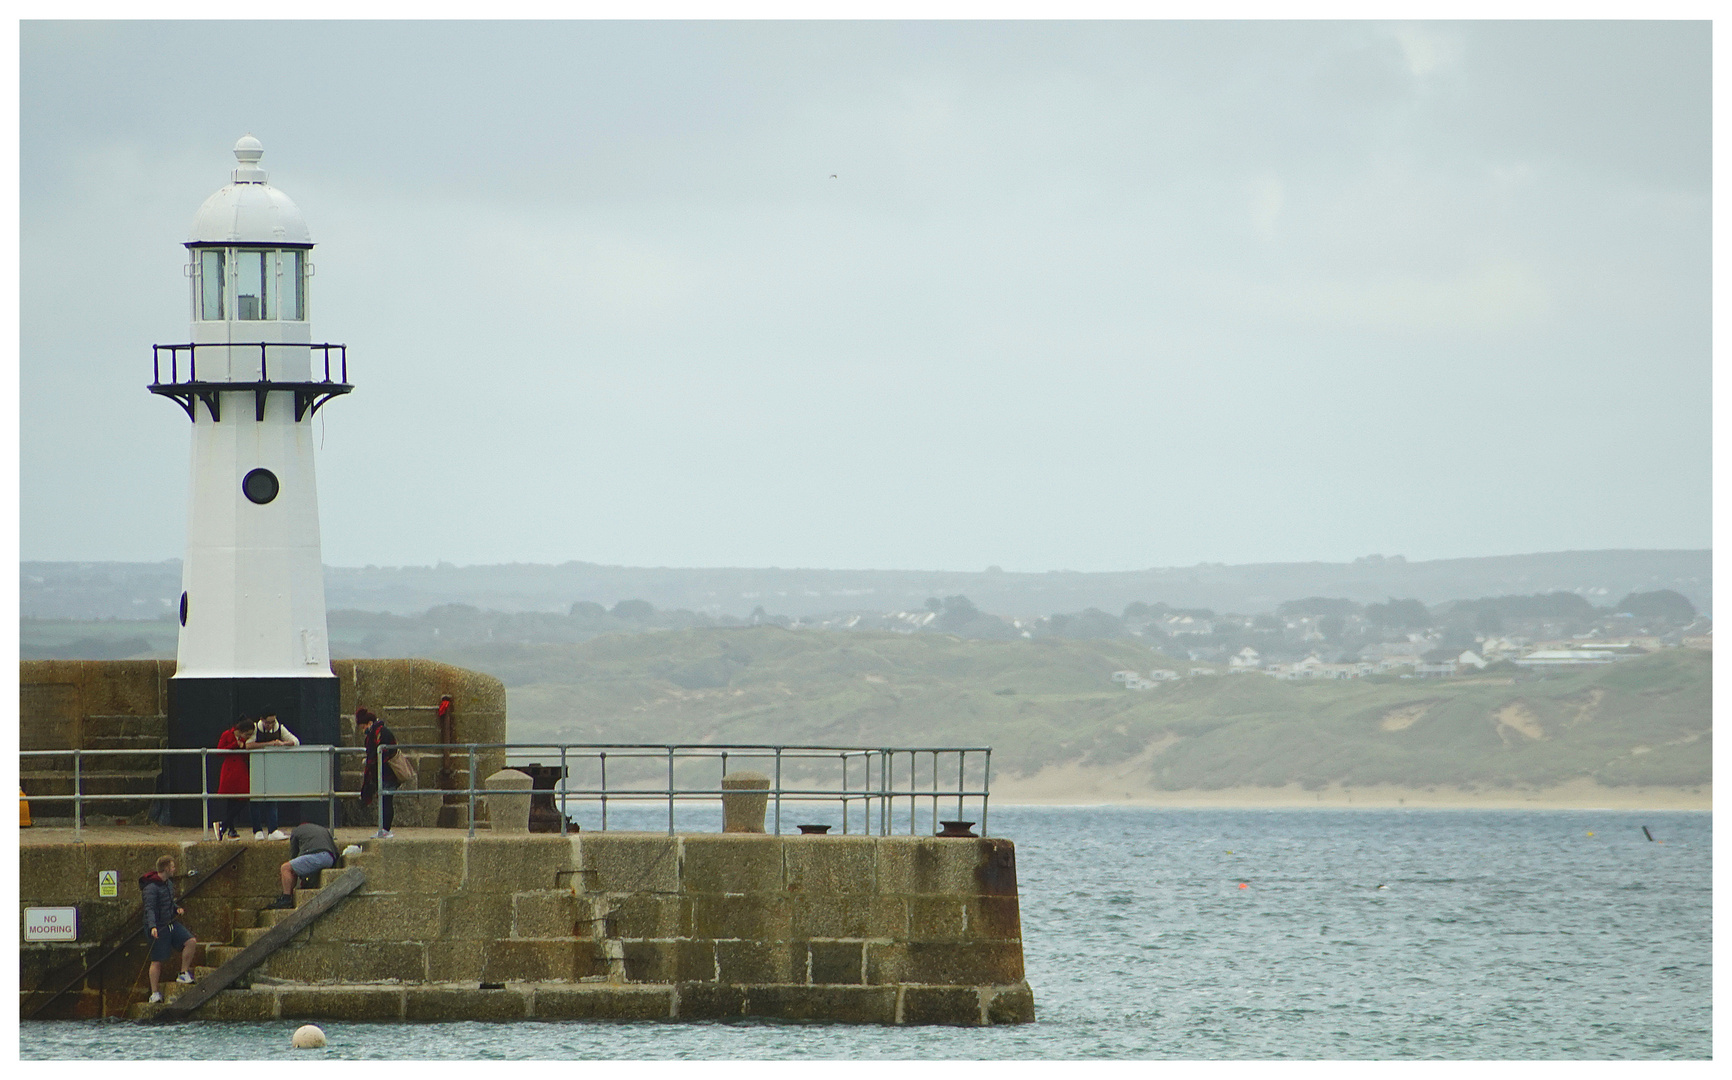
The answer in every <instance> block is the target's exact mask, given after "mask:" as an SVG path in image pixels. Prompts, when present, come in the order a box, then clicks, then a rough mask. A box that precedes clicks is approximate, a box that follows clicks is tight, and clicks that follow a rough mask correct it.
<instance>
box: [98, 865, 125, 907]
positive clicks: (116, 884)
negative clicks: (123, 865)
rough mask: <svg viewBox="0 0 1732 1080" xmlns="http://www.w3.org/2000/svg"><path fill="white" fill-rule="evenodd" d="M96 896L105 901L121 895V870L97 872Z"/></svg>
mask: <svg viewBox="0 0 1732 1080" xmlns="http://www.w3.org/2000/svg"><path fill="white" fill-rule="evenodd" d="M96 895H98V896H100V897H102V898H103V899H104V900H108V899H111V898H113V897H116V896H119V895H120V871H119V870H98V871H97V872H96Z"/></svg>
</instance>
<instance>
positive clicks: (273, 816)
mask: <svg viewBox="0 0 1732 1080" xmlns="http://www.w3.org/2000/svg"><path fill="white" fill-rule="evenodd" d="M248 811H249V813H250V814H251V815H252V819H253V831H254V832H267V833H273V832H276V831H277V804H276V803H274V802H271V801H270V800H269V799H253V800H252V805H251V806H250V807H248Z"/></svg>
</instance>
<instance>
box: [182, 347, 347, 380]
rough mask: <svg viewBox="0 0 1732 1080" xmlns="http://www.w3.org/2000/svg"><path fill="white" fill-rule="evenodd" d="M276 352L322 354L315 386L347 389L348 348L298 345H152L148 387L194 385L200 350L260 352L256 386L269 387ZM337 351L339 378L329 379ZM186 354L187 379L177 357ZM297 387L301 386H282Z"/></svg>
mask: <svg viewBox="0 0 1732 1080" xmlns="http://www.w3.org/2000/svg"><path fill="white" fill-rule="evenodd" d="M273 348H277V349H309V350H316V351H318V352H321V353H323V354H324V358H325V377H324V378H323V379H322V380H315V381H316V382H323V383H329V384H331V385H333V386H336V385H347V384H348V382H349V347H348V346H347V345H340V344H333V343H331V342H328V341H326V342H301V341H191V342H187V343H185V344H181V345H152V346H151V347H150V373H151V383H152V385H155V386H183V385H188V384H191V383H197V382H198V381H199V378H198V350H200V349H257V350H258V351H259V382H261V383H269V382H270V381H271V377H270V364H269V357H270V350H271V349H273ZM333 349H335V350H336V351H337V358H338V364H337V371H338V377H337V378H335V379H333V378H331V350H333ZM183 351H184V352H185V353H186V354H187V377H186V378H185V379H184V380H183V379H182V378H181V377H180V354H181V353H182V352H183ZM164 352H166V353H168V370H169V376H168V382H166V383H165V382H163V381H162V354H163V353H164ZM285 385H300V384H285Z"/></svg>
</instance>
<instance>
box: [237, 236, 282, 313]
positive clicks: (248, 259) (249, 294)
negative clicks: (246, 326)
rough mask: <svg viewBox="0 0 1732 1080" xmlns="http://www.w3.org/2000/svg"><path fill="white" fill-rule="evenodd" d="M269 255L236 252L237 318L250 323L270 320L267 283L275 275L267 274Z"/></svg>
mask: <svg viewBox="0 0 1732 1080" xmlns="http://www.w3.org/2000/svg"><path fill="white" fill-rule="evenodd" d="M267 255H268V253H267V252H263V251H237V252H235V317H236V318H238V319H242V320H246V321H249V322H253V321H257V320H259V319H268V318H270V317H271V316H270V310H269V307H268V304H267V301H268V300H269V297H268V295H267V294H266V292H265V288H266V282H267V281H269V280H270V279H271V278H272V277H275V275H274V274H272V275H267V274H266V273H265V260H266V257H267Z"/></svg>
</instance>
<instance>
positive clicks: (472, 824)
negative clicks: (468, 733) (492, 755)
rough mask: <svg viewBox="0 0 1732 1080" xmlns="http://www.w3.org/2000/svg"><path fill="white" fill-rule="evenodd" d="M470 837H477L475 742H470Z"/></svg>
mask: <svg viewBox="0 0 1732 1080" xmlns="http://www.w3.org/2000/svg"><path fill="white" fill-rule="evenodd" d="M469 837H470V839H474V837H475V744H474V743H470V744H469Z"/></svg>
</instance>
